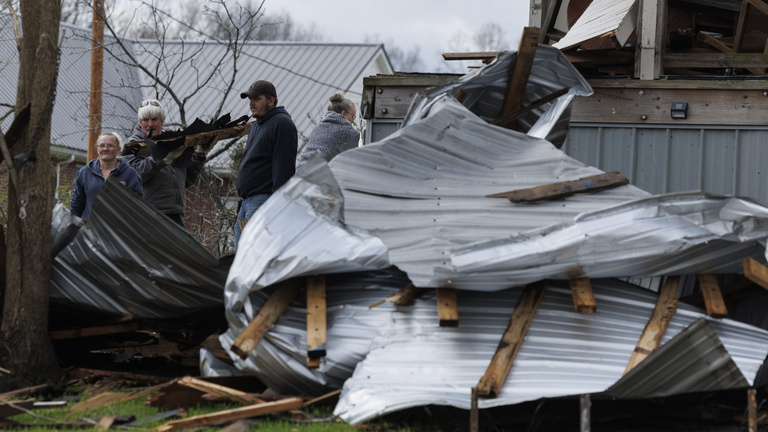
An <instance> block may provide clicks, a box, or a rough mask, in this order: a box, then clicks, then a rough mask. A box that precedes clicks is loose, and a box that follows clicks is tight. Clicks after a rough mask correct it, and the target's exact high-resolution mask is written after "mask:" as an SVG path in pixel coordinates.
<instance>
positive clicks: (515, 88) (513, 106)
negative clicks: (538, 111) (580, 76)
mask: <svg viewBox="0 0 768 432" xmlns="http://www.w3.org/2000/svg"><path fill="white" fill-rule="evenodd" d="M539 36H541V29H540V28H538V27H525V28H524V29H523V36H522V37H521V38H520V46H519V48H518V49H517V57H516V58H515V64H514V66H513V67H512V74H511V75H510V77H509V82H508V84H507V95H506V97H505V98H504V104H503V105H502V108H501V113H500V115H499V117H503V116H504V115H506V114H509V113H511V112H513V111H516V110H518V109H520V107H521V106H523V96H524V95H525V88H526V87H527V86H528V78H529V77H530V75H531V69H532V68H533V59H534V57H536V48H537V47H538V45H539ZM500 126H502V127H505V128H508V129H512V128H514V127H515V121H514V120H512V121H509V122H505V123H503V124H501V125H500Z"/></svg>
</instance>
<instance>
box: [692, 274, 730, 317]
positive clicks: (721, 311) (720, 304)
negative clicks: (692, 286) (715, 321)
mask: <svg viewBox="0 0 768 432" xmlns="http://www.w3.org/2000/svg"><path fill="white" fill-rule="evenodd" d="M696 277H697V278H698V280H699V286H700V287H701V295H702V296H703V297H704V305H705V307H706V309H707V315H709V316H711V317H712V318H725V317H727V316H728V310H727V309H726V307H725V301H724V300H723V293H722V292H721V291H720V286H719V285H718V284H717V278H716V277H715V275H713V274H709V273H705V274H699V275H696Z"/></svg>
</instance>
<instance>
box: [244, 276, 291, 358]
mask: <svg viewBox="0 0 768 432" xmlns="http://www.w3.org/2000/svg"><path fill="white" fill-rule="evenodd" d="M301 282H303V279H289V280H287V281H284V282H281V283H280V284H278V286H277V287H275V292H273V293H272V295H271V296H269V298H268V299H267V301H266V302H264V304H263V305H262V306H261V309H259V313H258V314H256V317H255V318H254V319H253V321H251V323H250V324H248V327H246V328H245V330H243V332H242V333H240V336H238V337H237V339H235V342H233V343H232V348H231V350H232V351H233V352H234V353H235V354H237V355H239V356H240V358H242V359H245V358H246V357H248V354H250V352H251V351H253V350H254V349H255V348H256V346H257V345H258V344H259V342H261V339H262V338H263V337H264V335H266V334H267V332H268V331H269V328H270V327H272V324H274V323H275V321H277V319H278V318H280V315H282V314H283V313H284V312H285V310H286V309H287V308H288V305H289V304H290V303H291V302H292V301H293V299H294V298H296V295H298V294H299V291H300V290H301Z"/></svg>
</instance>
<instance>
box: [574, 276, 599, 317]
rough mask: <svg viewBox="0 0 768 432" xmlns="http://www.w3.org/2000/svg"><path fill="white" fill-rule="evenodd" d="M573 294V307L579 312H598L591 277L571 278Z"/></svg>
mask: <svg viewBox="0 0 768 432" xmlns="http://www.w3.org/2000/svg"><path fill="white" fill-rule="evenodd" d="M570 282H571V296H572V297H573V307H574V309H575V310H576V312H578V313H585V314H593V313H596V312H597V303H596V302H595V294H594V293H593V292H592V284H591V283H590V282H589V278H585V277H582V278H578V279H571V281H570Z"/></svg>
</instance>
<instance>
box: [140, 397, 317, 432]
mask: <svg viewBox="0 0 768 432" xmlns="http://www.w3.org/2000/svg"><path fill="white" fill-rule="evenodd" d="M302 403H303V400H302V399H301V398H298V397H290V398H286V399H282V400H279V401H276V402H267V403H263V404H258V405H249V406H245V407H240V408H235V409H229V410H224V411H217V412H213V413H210V414H201V415H196V416H192V417H189V418H185V419H180V420H171V421H169V422H168V423H166V424H164V425H162V426H159V427H157V428H156V429H155V430H157V431H160V432H164V431H170V430H176V429H183V428H191V427H197V426H205V425H209V424H218V423H224V422H228V421H233V420H240V419H244V418H250V417H257V416H262V415H266V414H274V413H278V412H285V411H290V410H296V409H301V406H302Z"/></svg>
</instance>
